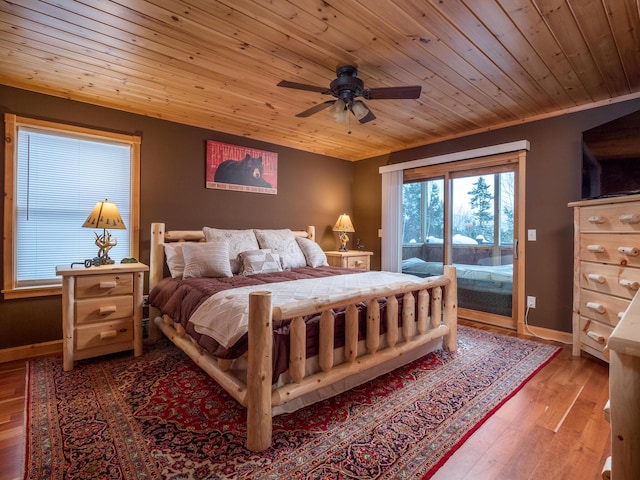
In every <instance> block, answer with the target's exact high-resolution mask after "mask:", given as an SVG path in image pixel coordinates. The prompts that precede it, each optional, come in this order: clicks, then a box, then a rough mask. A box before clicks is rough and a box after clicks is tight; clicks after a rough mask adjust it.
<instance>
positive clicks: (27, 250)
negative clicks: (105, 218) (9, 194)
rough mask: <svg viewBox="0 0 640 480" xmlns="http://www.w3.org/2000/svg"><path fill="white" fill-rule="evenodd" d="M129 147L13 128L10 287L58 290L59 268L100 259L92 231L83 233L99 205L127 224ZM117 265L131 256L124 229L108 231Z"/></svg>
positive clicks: (37, 130) (67, 135)
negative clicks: (108, 205)
mask: <svg viewBox="0 0 640 480" xmlns="http://www.w3.org/2000/svg"><path fill="white" fill-rule="evenodd" d="M131 148H132V147H131V144H128V143H119V142H117V141H112V140H102V139H96V138H93V137H91V136H83V135H80V134H78V135H75V134H69V133H59V132H52V131H48V130H46V129H38V128H32V127H19V128H18V146H17V152H16V153H17V161H16V172H15V173H16V184H15V210H14V225H15V232H14V252H15V254H14V269H15V286H16V287H18V288H20V287H26V286H40V285H43V286H44V285H55V284H59V283H60V279H59V277H56V275H55V267H56V266H57V265H65V264H66V265H70V264H71V263H72V262H81V261H84V260H85V259H91V258H93V257H95V256H96V255H97V252H98V247H97V246H96V245H95V243H94V242H95V239H96V236H95V233H98V234H101V233H102V230H92V229H88V228H82V224H83V223H84V221H85V220H86V218H87V216H88V215H89V213H90V212H91V210H92V209H93V207H94V206H95V204H96V203H97V202H98V201H101V200H105V199H108V200H109V201H111V202H114V203H115V204H116V206H117V207H118V210H119V212H120V214H121V216H122V219H123V220H124V224H125V226H126V227H127V228H129V226H130V225H131V222H130V219H131V205H132V202H131V171H132V169H131V162H132V152H131ZM112 234H113V236H114V237H115V238H117V242H118V243H117V245H116V246H115V247H113V248H112V249H111V251H110V252H109V255H110V257H111V258H113V259H114V260H115V261H119V260H121V259H122V258H124V257H128V256H131V254H130V252H131V245H130V243H131V242H130V235H129V232H128V231H127V230H113V231H112Z"/></svg>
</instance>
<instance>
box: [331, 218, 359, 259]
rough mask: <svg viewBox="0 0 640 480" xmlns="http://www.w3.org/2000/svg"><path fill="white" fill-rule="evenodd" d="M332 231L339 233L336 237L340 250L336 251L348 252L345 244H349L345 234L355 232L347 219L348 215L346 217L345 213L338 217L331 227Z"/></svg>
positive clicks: (347, 236) (349, 219)
mask: <svg viewBox="0 0 640 480" xmlns="http://www.w3.org/2000/svg"><path fill="white" fill-rule="evenodd" d="M333 231H334V232H340V235H339V236H338V238H339V239H340V248H339V249H338V251H340V252H346V251H348V248H347V243H349V235H347V232H351V233H353V232H355V229H354V228H353V223H351V218H349V215H347V214H346V213H343V214H342V215H340V216H339V217H338V221H337V222H336V224H335V225H334V226H333Z"/></svg>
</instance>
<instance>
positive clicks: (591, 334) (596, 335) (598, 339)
mask: <svg viewBox="0 0 640 480" xmlns="http://www.w3.org/2000/svg"><path fill="white" fill-rule="evenodd" d="M587 337H589V338H590V339H591V340H594V341H596V342H597V343H599V344H600V345H604V342H606V340H607V339H606V338H604V335H601V334H599V333H596V332H592V331H591V330H590V331H588V332H587Z"/></svg>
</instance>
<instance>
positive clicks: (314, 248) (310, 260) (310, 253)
mask: <svg viewBox="0 0 640 480" xmlns="http://www.w3.org/2000/svg"><path fill="white" fill-rule="evenodd" d="M296 242H298V246H300V249H301V250H302V253H304V257H305V258H306V259H307V265H309V266H310V267H313V268H316V267H326V266H327V265H329V263H328V262H327V256H326V255H325V254H324V252H323V251H322V249H321V248H320V245H318V244H317V243H316V242H314V241H313V240H309V239H308V238H304V237H296Z"/></svg>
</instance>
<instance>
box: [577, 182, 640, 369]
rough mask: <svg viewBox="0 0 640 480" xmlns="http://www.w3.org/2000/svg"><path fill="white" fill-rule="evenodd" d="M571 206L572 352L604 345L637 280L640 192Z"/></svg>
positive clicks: (600, 351) (596, 350)
mask: <svg viewBox="0 0 640 480" xmlns="http://www.w3.org/2000/svg"><path fill="white" fill-rule="evenodd" d="M569 206H570V207H573V208H574V227H575V247H574V262H575V265H574V267H575V268H574V283H573V285H574V286H573V289H574V291H573V354H574V355H580V353H581V352H582V351H585V352H588V353H590V354H592V355H594V356H596V357H598V358H601V359H603V360H605V361H606V360H607V358H606V356H605V354H604V347H605V345H606V342H607V339H608V338H609V335H611V332H612V331H613V329H614V327H615V326H616V325H617V324H618V322H619V321H620V318H621V317H622V315H623V313H624V312H625V310H626V309H627V307H628V306H629V303H630V302H631V299H632V298H633V297H634V295H635V294H636V292H637V291H638V287H639V286H640V195H630V196H624V197H614V198H606V199H605V198H603V199H597V200H585V201H579V202H573V203H570V204H569Z"/></svg>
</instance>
